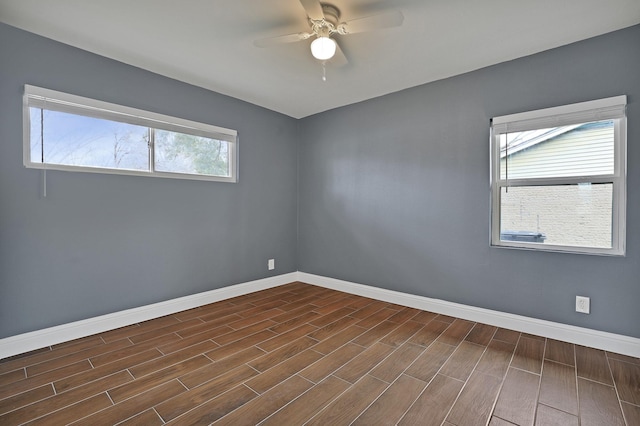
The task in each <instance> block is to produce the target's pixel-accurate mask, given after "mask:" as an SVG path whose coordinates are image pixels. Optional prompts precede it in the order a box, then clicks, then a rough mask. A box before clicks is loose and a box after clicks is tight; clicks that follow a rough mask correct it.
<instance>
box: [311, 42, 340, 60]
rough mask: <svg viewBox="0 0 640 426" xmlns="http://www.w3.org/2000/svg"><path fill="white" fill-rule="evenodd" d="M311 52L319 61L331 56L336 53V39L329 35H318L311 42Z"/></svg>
mask: <svg viewBox="0 0 640 426" xmlns="http://www.w3.org/2000/svg"><path fill="white" fill-rule="evenodd" d="M311 54H312V55H313V57H314V58H316V59H318V60H320V61H326V60H327V59H331V58H333V55H335V54H336V41H335V40H334V39H332V38H329V37H318V38H316V39H315V40H313V41H312V42H311Z"/></svg>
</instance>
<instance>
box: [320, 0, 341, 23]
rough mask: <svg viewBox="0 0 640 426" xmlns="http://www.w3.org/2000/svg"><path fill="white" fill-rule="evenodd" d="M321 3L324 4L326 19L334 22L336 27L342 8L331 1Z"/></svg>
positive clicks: (323, 11) (323, 9)
mask: <svg viewBox="0 0 640 426" xmlns="http://www.w3.org/2000/svg"><path fill="white" fill-rule="evenodd" d="M320 5H321V6H322V13H324V19H325V20H326V21H327V22H330V23H332V24H333V26H334V27H337V26H338V22H340V9H338V8H337V7H335V6H334V5H332V4H329V3H320Z"/></svg>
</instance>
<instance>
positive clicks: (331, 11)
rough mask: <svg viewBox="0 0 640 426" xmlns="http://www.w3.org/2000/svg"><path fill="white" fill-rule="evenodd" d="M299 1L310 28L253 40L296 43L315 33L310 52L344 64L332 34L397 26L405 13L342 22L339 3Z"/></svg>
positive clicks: (270, 43) (259, 43)
mask: <svg viewBox="0 0 640 426" xmlns="http://www.w3.org/2000/svg"><path fill="white" fill-rule="evenodd" d="M299 1H300V3H301V4H302V7H303V8H304V10H305V11H306V12H307V20H308V23H309V26H310V27H311V31H308V32H299V33H293V34H287V35H282V36H277V37H269V38H263V39H259V40H256V41H254V42H253V44H254V45H255V46H257V47H269V46H274V45H278V44H283V43H295V42H298V41H303V40H308V39H310V38H312V37H315V39H314V40H313V41H312V42H311V54H312V55H313V57H314V58H316V59H318V60H320V61H323V63H324V62H325V61H328V60H331V63H332V64H334V65H336V66H344V65H346V64H347V58H346V57H345V56H344V53H343V52H342V49H340V46H339V45H338V43H337V42H336V40H335V38H333V37H332V36H334V35H348V34H355V33H361V32H365V31H372V30H378V29H381V28H389V27H397V26H400V25H402V21H403V20H404V16H402V13H401V12H400V11H399V10H391V11H388V12H382V13H379V14H376V15H371V16H366V17H363V18H358V19H353V20H351V21H347V22H340V9H338V8H337V7H336V6H334V5H332V4H329V3H321V2H320V1H319V0H299Z"/></svg>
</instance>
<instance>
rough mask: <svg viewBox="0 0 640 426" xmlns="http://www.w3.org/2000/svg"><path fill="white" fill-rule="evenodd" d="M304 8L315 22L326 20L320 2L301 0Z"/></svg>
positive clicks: (316, 0)
mask: <svg viewBox="0 0 640 426" xmlns="http://www.w3.org/2000/svg"><path fill="white" fill-rule="evenodd" d="M300 3H301V4H302V7H304V10H305V11H306V12H307V16H308V17H309V18H311V19H313V20H314V21H319V20H320V19H324V12H323V11H322V5H321V4H320V2H319V1H318V0H300Z"/></svg>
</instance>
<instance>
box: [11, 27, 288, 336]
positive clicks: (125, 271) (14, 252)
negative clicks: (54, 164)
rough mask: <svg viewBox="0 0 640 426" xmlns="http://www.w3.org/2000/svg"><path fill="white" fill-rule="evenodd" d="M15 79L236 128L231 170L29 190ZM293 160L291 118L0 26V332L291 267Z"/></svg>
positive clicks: (110, 178)
mask: <svg viewBox="0 0 640 426" xmlns="http://www.w3.org/2000/svg"><path fill="white" fill-rule="evenodd" d="M25 83H28V84H33V85H36V86H41V87H45V88H49V89H54V90H59V91H63V92H68V93H73V94H77V95H81V96H86V97H90V98H95V99H100V100H104V101H107V102H114V103H118V104H122V105H127V106H131V107H135V108H141V109H146V110H149V111H155V112H158V113H162V114H168V115H174V116H177V117H182V118H186V119H190V120H195V121H202V122H205V123H210V124H214V125H218V126H223V127H228V128H232V129H236V130H238V133H239V138H240V151H239V159H240V180H239V182H238V183H236V184H230V183H218V182H200V181H189V180H172V179H160V178H149V177H131V176H116V175H101V174H85V173H69V172H55V171H49V172H48V184H47V190H48V191H47V197H46V198H42V196H41V172H40V171H38V170H34V169H25V168H24V167H23V166H22V115H21V114H22V112H21V110H22V90H23V85H24V84H25ZM296 156H297V121H296V120H294V119H292V118H289V117H286V116H284V115H281V114H278V113H275V112H272V111H268V110H265V109H262V108H259V107H256V106H254V105H251V104H248V103H244V102H241V101H238V100H236V99H232V98H229V97H225V96H222V95H219V94H216V93H212V92H208V91H205V90H202V89H200V88H197V87H194V86H190V85H187V84H184V83H180V82H177V81H175V80H171V79H168V78H165V77H161V76H159V75H155V74H152V73H149V72H146V71H143V70H140V69H137V68H134V67H130V66H127V65H124V64H122V63H118V62H115V61H112V60H108V59H106V58H103V57H100V56H96V55H93V54H90V53H87V52H84V51H81V50H78V49H74V48H71V47H69V46H66V45H63V44H59V43H56V42H53V41H51V40H48V39H44V38H42V37H38V36H36V35H33V34H30V33H27V32H23V31H20V30H17V29H15V28H12V27H9V26H6V25H2V24H0V338H2V337H6V336H10V335H15V334H19V333H23V332H28V331H32V330H36V329H41V328H45V327H50V326H54V325H58V324H62V323H67V322H70V321H76V320H81V319H84V318H88V317H93V316H96V315H100V314H105V313H109V312H114V311H119V310H122V309H127V308H132V307H137V306H141V305H145V304H149V303H154V302H158V301H163V300H167V299H171V298H175V297H179V296H184V295H189V294H194V293H198V292H202V291H207V290H211V289H215V288H219V287H222V286H226V285H230V284H234V283H239V282H246V281H250V280H254V279H259V278H264V277H267V276H270V275H276V274H282V273H287V272H292V271H295V270H296V263H297V262H296V225H295V224H296V214H297V212H296V184H297V182H296ZM269 258H275V259H276V267H277V268H276V270H275V271H267V267H266V266H267V259H269Z"/></svg>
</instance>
